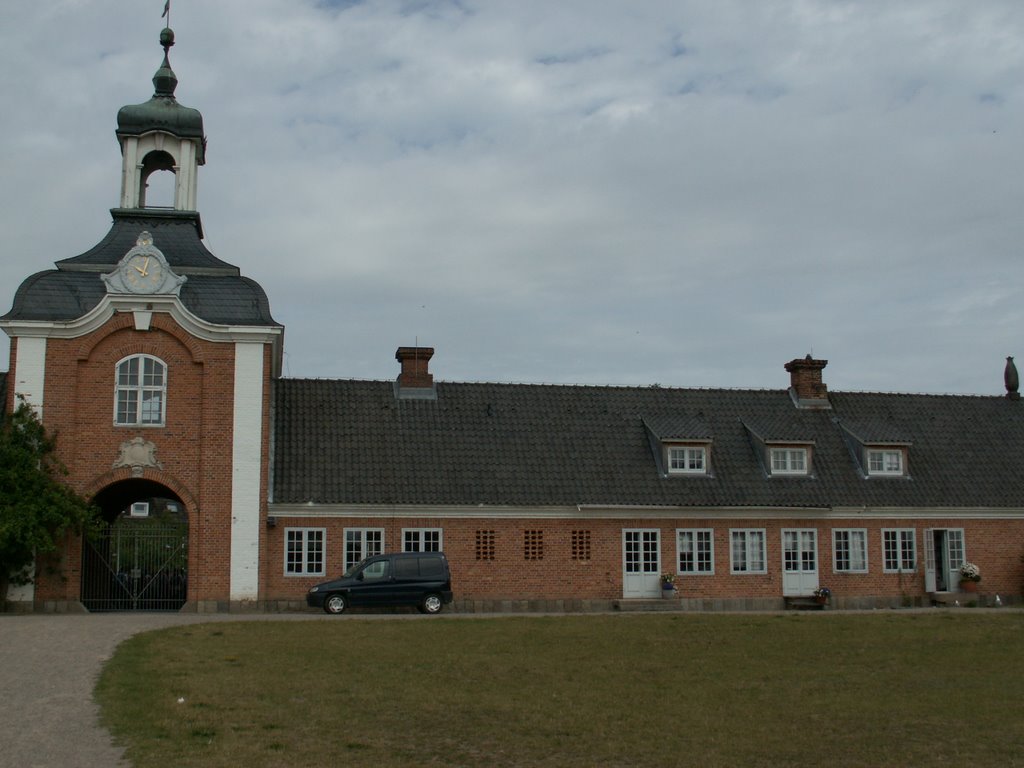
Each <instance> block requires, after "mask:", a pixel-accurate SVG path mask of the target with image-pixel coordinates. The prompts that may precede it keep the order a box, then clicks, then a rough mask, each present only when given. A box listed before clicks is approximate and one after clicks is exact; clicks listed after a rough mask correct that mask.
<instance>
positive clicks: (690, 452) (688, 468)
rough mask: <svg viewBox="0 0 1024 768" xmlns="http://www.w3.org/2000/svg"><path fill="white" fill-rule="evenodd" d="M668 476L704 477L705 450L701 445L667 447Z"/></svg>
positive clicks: (706, 462)
mask: <svg viewBox="0 0 1024 768" xmlns="http://www.w3.org/2000/svg"><path fill="white" fill-rule="evenodd" d="M668 471H669V474H670V475H706V474H707V471H708V454H707V448H706V447H705V446H703V445H671V446H669V447H668Z"/></svg>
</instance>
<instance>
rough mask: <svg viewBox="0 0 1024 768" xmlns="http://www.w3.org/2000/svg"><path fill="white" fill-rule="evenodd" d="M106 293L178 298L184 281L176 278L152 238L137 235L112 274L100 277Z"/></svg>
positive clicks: (182, 276)
mask: <svg viewBox="0 0 1024 768" xmlns="http://www.w3.org/2000/svg"><path fill="white" fill-rule="evenodd" d="M101 277H102V278H103V282H104V283H106V286H107V293H136V294H172V295H175V296H176V295H178V293H179V292H180V291H181V286H182V284H183V283H184V282H185V281H186V280H187V279H188V278H187V277H185V276H184V275H176V274H174V272H173V270H171V267H170V265H169V264H168V263H167V259H166V258H165V257H164V255H163V253H161V251H160V249H159V248H157V247H156V246H155V245H153V235H151V234H150V233H149V232H140V233H139V237H138V239H137V240H136V241H135V247H134V248H132V249H131V250H130V251H128V253H126V254H125V255H124V258H122V259H121V261H120V262H119V263H118V265H117V269H115V270H114V271H113V272H111V273H109V274H106V275H101Z"/></svg>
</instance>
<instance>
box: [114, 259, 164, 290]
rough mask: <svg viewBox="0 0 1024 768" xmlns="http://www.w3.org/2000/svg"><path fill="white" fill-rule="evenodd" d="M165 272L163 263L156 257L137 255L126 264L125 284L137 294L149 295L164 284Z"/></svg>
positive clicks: (124, 269)
mask: <svg viewBox="0 0 1024 768" xmlns="http://www.w3.org/2000/svg"><path fill="white" fill-rule="evenodd" d="M163 270H164V266H163V263H162V262H161V261H160V259H158V258H157V257H156V256H150V255H149V254H145V253H136V254H135V255H133V256H132V257H131V258H129V259H128V260H127V261H126V262H125V263H124V267H123V273H122V274H123V277H124V284H125V285H126V286H127V288H128V290H130V291H133V292H135V293H149V292H150V291H154V290H156V288H157V287H158V286H159V285H160V284H161V283H163V281H164V271H163Z"/></svg>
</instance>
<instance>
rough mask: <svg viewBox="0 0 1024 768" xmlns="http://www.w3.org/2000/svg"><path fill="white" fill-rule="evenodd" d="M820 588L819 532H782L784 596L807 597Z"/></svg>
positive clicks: (810, 530) (799, 530)
mask: <svg viewBox="0 0 1024 768" xmlns="http://www.w3.org/2000/svg"><path fill="white" fill-rule="evenodd" d="M817 588H818V531H817V529H815V528H791V529H783V531H782V594H783V595H784V596H786V597H807V596H810V595H812V594H813V593H814V590H816V589H817Z"/></svg>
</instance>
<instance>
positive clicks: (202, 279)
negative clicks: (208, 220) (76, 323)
mask: <svg viewBox="0 0 1024 768" xmlns="http://www.w3.org/2000/svg"><path fill="white" fill-rule="evenodd" d="M111 214H112V215H113V219H114V221H113V225H112V226H111V228H110V231H109V232H108V233H107V235H106V236H105V237H104V238H103V239H102V240H101V241H100V242H99V243H97V244H96V245H95V246H93V247H92V248H90V249H89V250H87V251H86V252H85V253H82V254H79V255H78V256H74V257H72V258H69V259H63V260H61V261H58V262H56V264H57V269H49V270H45V271H43V272H38V273H36V274H34V275H32V276H31V277H29V278H27V279H26V280H25V281H24V282H22V284H21V285H20V286H19V288H18V291H17V293H16V294H15V296H14V305H13V306H12V308H11V310H10V312H8V313H7V314H6V315H4V316H3V318H2V319H3V320H38V321H66V320H74V319H76V318H79V317H81V316H82V315H84V314H86V313H87V312H88V311H90V310H91V309H93V308H94V307H95V306H96V305H97V304H98V303H99V302H100V300H101V299H102V298H103V297H104V296H105V295H106V285H105V284H104V283H103V281H102V280H101V279H100V275H101V274H103V273H108V272H111V271H113V269H114V267H115V266H116V265H117V263H118V262H119V261H120V260H121V258H122V257H123V256H124V255H125V254H126V253H127V252H128V251H129V250H131V249H132V248H133V247H134V246H135V244H136V240H137V239H138V236H139V233H140V232H142V231H148V232H149V233H150V234H152V235H153V245H154V246H155V247H157V248H159V249H160V251H161V252H162V253H163V254H164V256H165V257H166V258H167V261H168V263H169V264H170V266H171V268H172V269H173V270H174V271H175V272H176V273H178V274H179V275H187V276H188V281H187V282H186V283H185V284H184V285H183V286H182V288H181V294H180V297H181V301H182V303H183V304H184V305H185V306H186V307H187V308H188V309H189V311H191V312H192V313H193V314H195V315H197V316H198V317H200V318H202V319H203V320H207V321H209V322H211V323H218V324H224V325H255V326H276V325H278V323H277V322H276V321H275V320H274V318H273V317H272V316H271V314H270V302H269V301H268V300H267V295H266V292H264V290H263V289H262V288H261V287H260V286H259V284H258V283H256V282H255V281H253V280H251V279H249V278H246V277H242V276H241V274H240V272H239V269H238V267H236V266H234V265H232V264H228V263H227V262H225V261H221V260H220V259H218V258H217V257H216V256H214V255H213V254H212V253H211V252H210V251H209V250H207V248H206V246H205V245H203V242H202V239H201V238H202V225H201V222H200V219H199V214H198V213H196V212H194V211H171V210H158V209H138V210H134V209H117V208H115V209H114V210H112V211H111Z"/></svg>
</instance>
